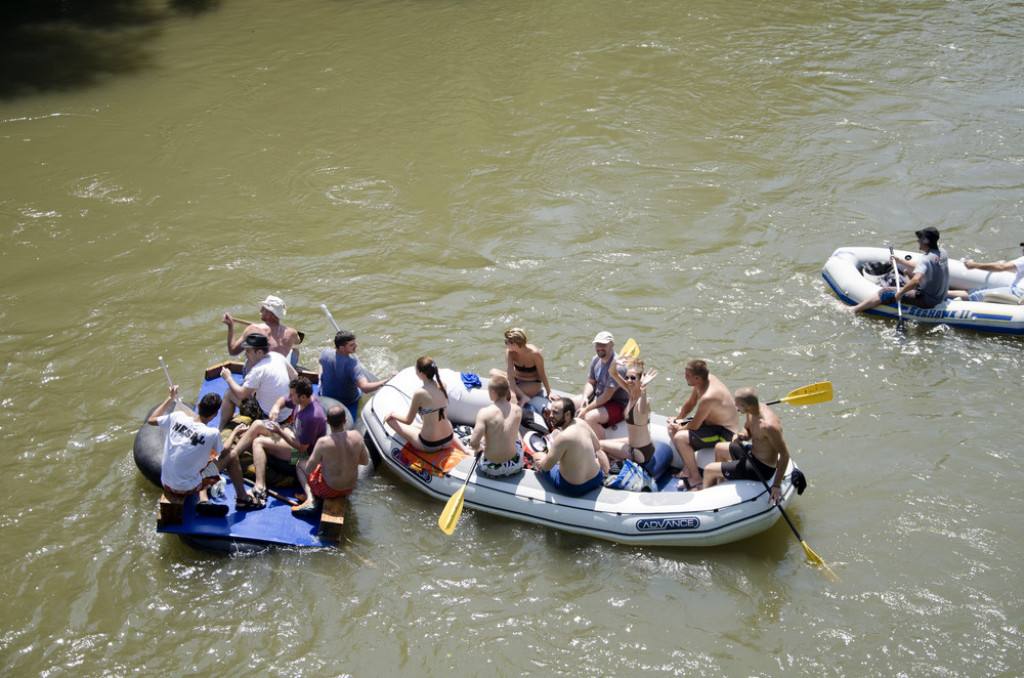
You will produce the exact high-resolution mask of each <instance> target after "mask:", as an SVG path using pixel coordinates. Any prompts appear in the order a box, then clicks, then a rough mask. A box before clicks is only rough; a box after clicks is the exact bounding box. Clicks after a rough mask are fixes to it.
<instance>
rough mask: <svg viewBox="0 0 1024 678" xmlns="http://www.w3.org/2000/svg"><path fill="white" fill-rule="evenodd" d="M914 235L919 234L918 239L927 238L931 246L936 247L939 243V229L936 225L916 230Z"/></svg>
mask: <svg viewBox="0 0 1024 678" xmlns="http://www.w3.org/2000/svg"><path fill="white" fill-rule="evenodd" d="M914 235H916V236H917V239H918V240H927V241H928V245H929V246H930V247H935V246H936V245H938V244H939V231H938V229H937V228H935V227H934V226H926V227H924V228H922V229H921V230H920V231H914Z"/></svg>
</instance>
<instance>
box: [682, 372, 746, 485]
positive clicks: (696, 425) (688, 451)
mask: <svg viewBox="0 0 1024 678" xmlns="http://www.w3.org/2000/svg"><path fill="white" fill-rule="evenodd" d="M684 374H685V377H686V383H687V385H689V386H692V387H693V390H692V391H691V392H690V397H688V398H687V399H686V402H684V403H683V406H682V407H681V408H679V414H678V415H676V417H675V418H674V419H669V420H668V434H669V436H670V437H671V438H672V444H673V445H675V447H676V450H677V451H678V452H679V456H680V457H682V459H683V470H682V471H681V472H680V473H679V474H678V475H677V476H676V477H677V478H682V479H683V480H682V481H681V482H680V483H679V485H680V489H691V490H699V489H701V487H702V484H701V479H700V470H699V469H698V468H697V456H696V454H695V453H696V451H697V450H701V449H704V448H705V447H714V446H715V445H716V444H717V443H719V442H729V441H730V440H732V437H733V436H734V435H735V434H736V429H738V428H739V421H740V419H739V417H738V416H737V415H736V406H735V404H734V403H733V399H732V394H730V393H729V389H728V388H726V386H725V384H723V383H722V380H721V379H719V378H718V377H716V376H714V375H713V374H711V373H709V372H708V365H707V363H705V362H704V361H703V360H691V361H690V362H688V363H686V370H685V373H684ZM695 407H696V408H697V409H696V410H694V408H695ZM691 410H694V412H693V418H692V419H690V421H688V422H686V423H683V422H681V421H679V420H680V419H682V418H684V417H685V416H686V415H687V414H689V413H690V411H691Z"/></svg>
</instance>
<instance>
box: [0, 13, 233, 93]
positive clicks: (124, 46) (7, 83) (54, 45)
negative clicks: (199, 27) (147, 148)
mask: <svg viewBox="0 0 1024 678" xmlns="http://www.w3.org/2000/svg"><path fill="white" fill-rule="evenodd" d="M218 4H219V0H169V2H168V3H167V4H162V3H158V2H151V1H147V0H106V1H104V0H0V99H11V98H15V97H18V96H23V95H31V94H34V93H38V92H45V91H52V90H70V89H76V88H81V87H88V86H90V85H93V84H95V83H97V82H101V81H103V80H104V79H106V78H109V77H111V76H116V75H122V74H127V73H136V72H139V71H143V70H145V69H147V68H150V67H152V57H151V54H150V52H149V49H148V46H149V45H150V44H151V43H152V41H153V40H154V39H156V38H157V37H159V34H160V31H161V24H162V23H163V22H164V21H166V20H167V19H170V18H173V17H175V16H178V15H188V16H196V15H198V14H201V13H203V12H207V11H211V10H213V9H215V8H216V7H217V6H218Z"/></svg>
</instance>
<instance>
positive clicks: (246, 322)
mask: <svg viewBox="0 0 1024 678" xmlns="http://www.w3.org/2000/svg"><path fill="white" fill-rule="evenodd" d="M234 321H235V322H236V323H242V324H243V325H254V324H255V323H254V322H253V321H252V320H242V319H241V318H234ZM295 331H296V332H298V335H299V343H300V344H301V343H302V342H303V341H305V340H306V333H305V332H299V331H298V330H295Z"/></svg>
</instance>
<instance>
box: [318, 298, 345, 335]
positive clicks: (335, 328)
mask: <svg viewBox="0 0 1024 678" xmlns="http://www.w3.org/2000/svg"><path fill="white" fill-rule="evenodd" d="M320 308H321V309H322V310H323V312H324V315H326V316H327V319H328V320H330V321H331V325H333V326H334V331H335V332H341V328H340V327H338V323H336V322H334V316H333V315H331V312H330V311H328V310H327V304H320Z"/></svg>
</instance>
